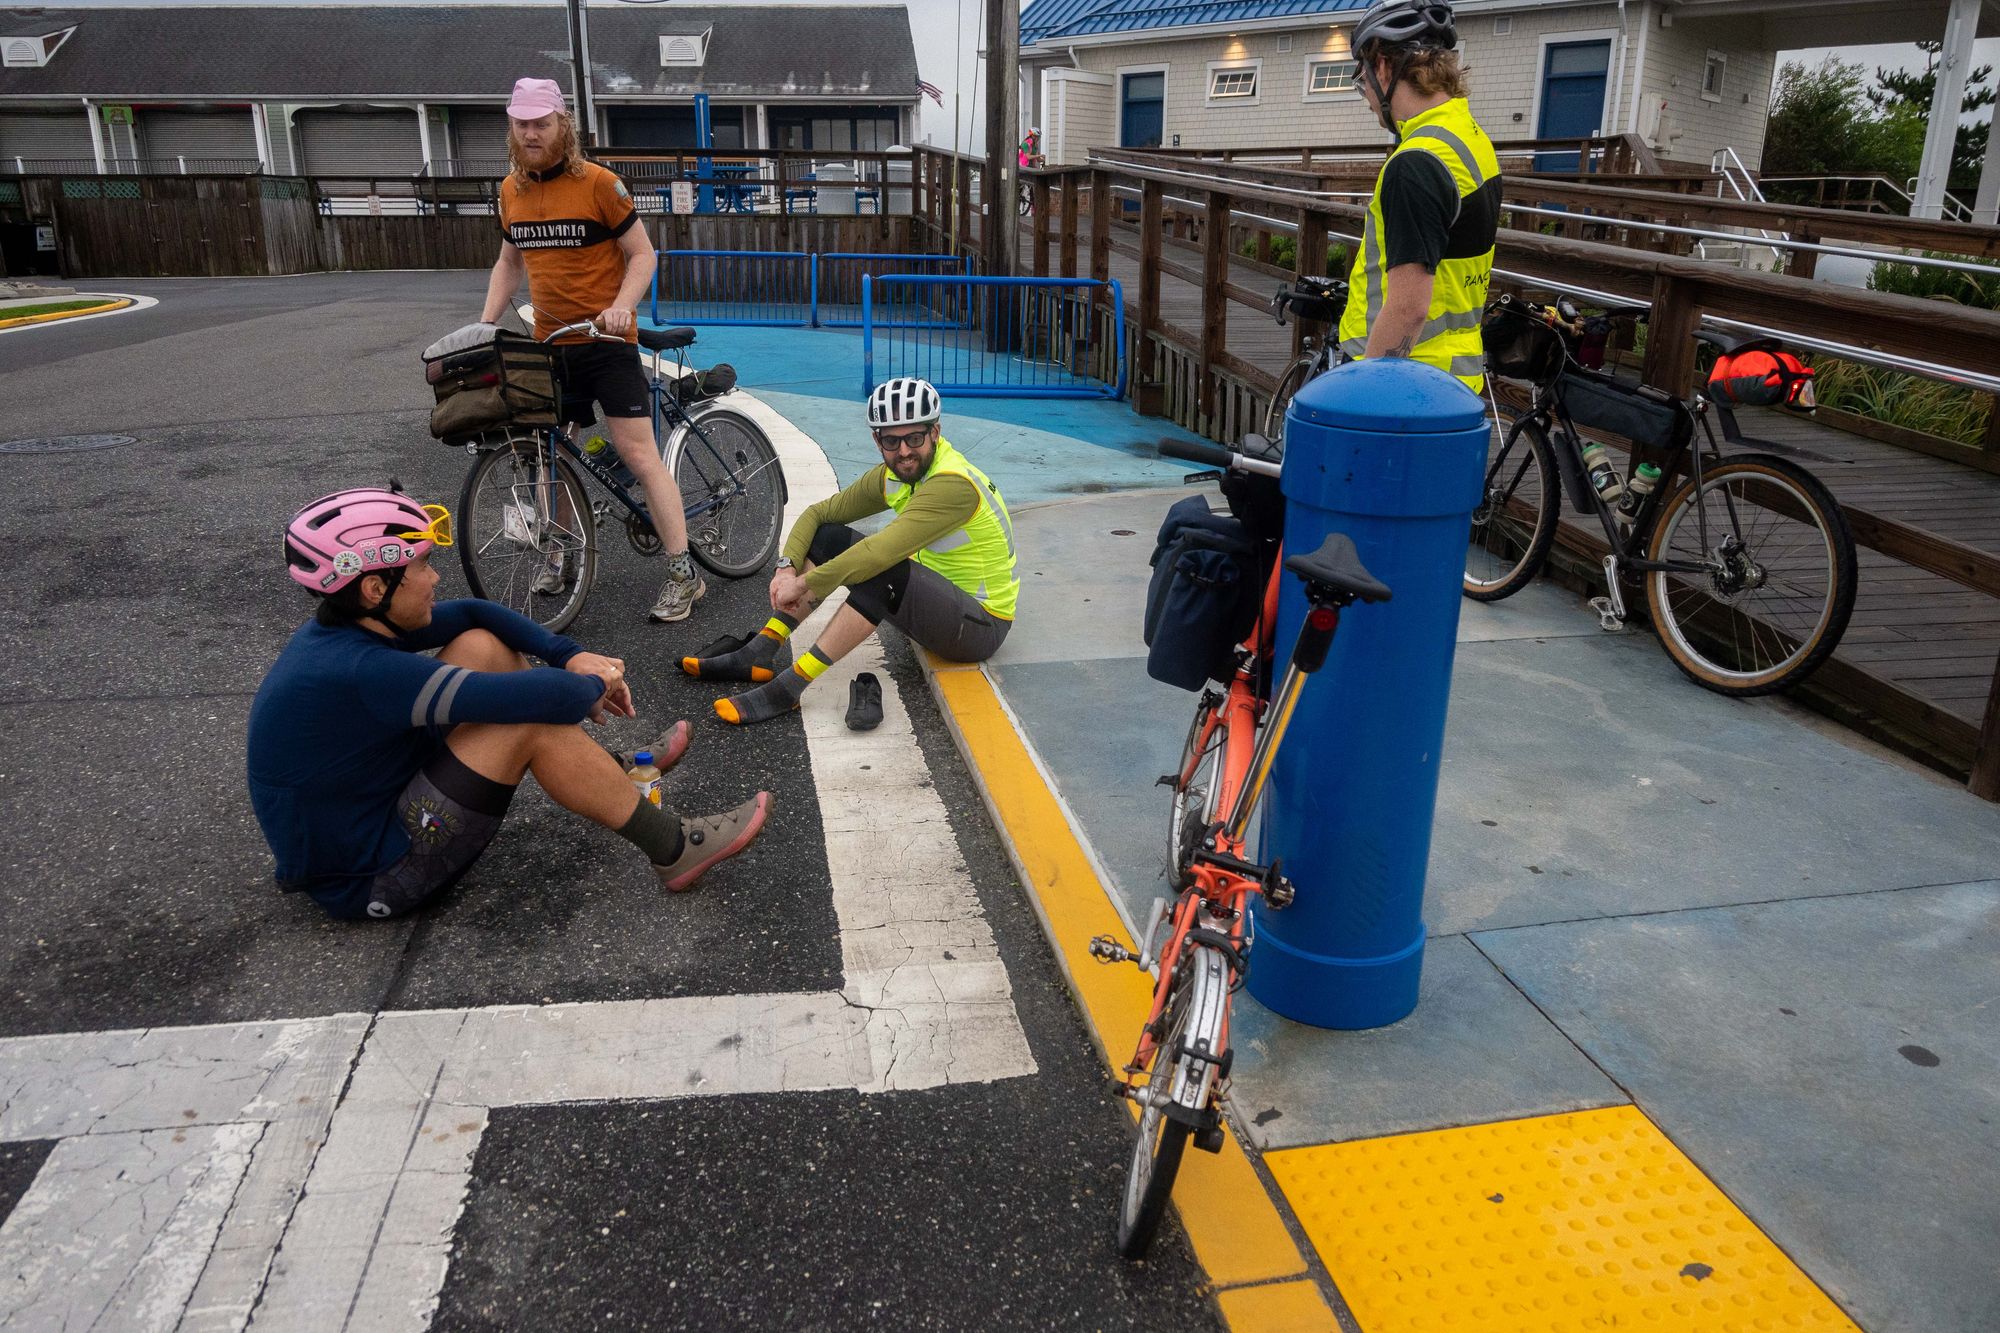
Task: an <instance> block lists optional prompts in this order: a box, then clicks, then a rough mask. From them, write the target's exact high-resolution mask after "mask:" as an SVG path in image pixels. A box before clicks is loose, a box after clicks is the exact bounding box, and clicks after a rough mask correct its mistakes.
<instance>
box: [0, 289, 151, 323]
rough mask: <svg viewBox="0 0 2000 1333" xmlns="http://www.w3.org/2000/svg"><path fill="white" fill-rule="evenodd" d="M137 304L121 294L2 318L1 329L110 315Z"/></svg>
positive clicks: (0, 321) (0, 320)
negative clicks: (76, 305)
mask: <svg viewBox="0 0 2000 1333" xmlns="http://www.w3.org/2000/svg"><path fill="white" fill-rule="evenodd" d="M134 304H136V302H134V301H133V299H132V298H131V297H129V296H120V297H118V298H116V299H114V300H111V301H106V302H104V303H103V304H102V305H93V306H83V307H81V308H79V309H76V310H52V311H49V312H48V313H47V314H42V315H21V316H19V317H18V318H15V319H0V329H18V328H26V327H27V326H28V325H30V324H54V323H57V322H58V321H60V320H65V319H81V318H82V317H84V316H85V315H108V314H110V313H111V312H112V311H114V310H124V309H126V308H127V307H129V306H132V305H134Z"/></svg>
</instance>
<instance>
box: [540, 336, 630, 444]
mask: <svg viewBox="0 0 2000 1333" xmlns="http://www.w3.org/2000/svg"><path fill="white" fill-rule="evenodd" d="M556 354H557V357H558V365H557V372H558V373H559V374H560V375H561V376H562V420H563V424H564V425H565V426H569V425H576V426H588V425H589V424H590V423H591V422H592V421H595V420H596V419H597V414H596V413H595V412H593V411H592V410H591V406H590V405H591V404H592V403H593V402H594V403H596V404H597V405H598V406H599V407H600V408H602V409H603V411H604V415H605V416H606V417H644V416H651V415H652V412H653V398H652V390H651V389H650V388H648V387H647V384H646V372H645V371H644V370H643V369H641V368H640V365H639V349H638V348H637V347H635V346H633V345H632V344H631V343H607V342H587V343H559V344H558V345H557V346H556Z"/></svg>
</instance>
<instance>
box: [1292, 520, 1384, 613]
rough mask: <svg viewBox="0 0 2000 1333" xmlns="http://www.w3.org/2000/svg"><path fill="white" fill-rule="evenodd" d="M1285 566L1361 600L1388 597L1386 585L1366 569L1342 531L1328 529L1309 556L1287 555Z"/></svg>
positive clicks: (1309, 579)
mask: <svg viewBox="0 0 2000 1333" xmlns="http://www.w3.org/2000/svg"><path fill="white" fill-rule="evenodd" d="M1285 568H1286V569H1288V570H1290V571H1291V572H1292V573H1294V574H1297V575H1298V576H1299V577H1300V578H1302V579H1306V580H1308V581H1310V582H1313V583H1317V584H1320V585H1321V586H1322V587H1327V588H1335V589H1338V590H1339V591H1341V592H1344V593H1349V594H1352V595H1353V596H1355V597H1359V598H1360V599H1361V600H1362V601H1364V602H1386V601H1388V600H1389V597H1390V592H1389V585H1388V584H1386V583H1383V582H1382V581H1381V580H1380V579H1377V578H1376V577H1375V576H1374V575H1373V574H1370V573H1369V572H1368V569H1367V567H1366V566H1364V565H1363V564H1362V563H1361V555H1360V553H1359V552H1357V551H1356V550H1355V549H1354V542H1353V539H1351V538H1350V537H1348V535H1347V534H1346V533H1344V532H1329V533H1328V534H1327V535H1326V540H1325V541H1323V542H1321V543H1320V544H1319V549H1318V550H1317V551H1314V552H1312V553H1311V554H1310V555H1288V556H1286V557H1285Z"/></svg>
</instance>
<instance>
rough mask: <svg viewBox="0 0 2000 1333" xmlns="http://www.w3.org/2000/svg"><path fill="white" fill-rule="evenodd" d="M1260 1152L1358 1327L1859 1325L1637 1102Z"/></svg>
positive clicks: (1478, 1331) (1404, 1330) (1540, 1331)
mask: <svg viewBox="0 0 2000 1333" xmlns="http://www.w3.org/2000/svg"><path fill="white" fill-rule="evenodd" d="M1264 1160H1265V1164H1266V1165H1267V1166H1268V1167H1269V1168H1270V1170H1271V1173H1272V1174H1273V1175H1274V1176H1275V1177H1276V1178H1277V1181H1278V1184H1279V1186H1280V1187H1281V1188H1282V1189H1283V1190H1284V1192H1285V1195H1286V1197H1287V1198H1288V1199H1289V1200H1290V1201H1291V1205H1292V1208H1293V1210H1294V1211H1295V1212H1296V1213H1297V1214H1298V1217H1299V1220H1300V1222H1301V1224H1302V1225H1303V1226H1304V1227H1305V1231H1306V1235H1307V1236H1308V1237H1309V1238H1310V1239H1311V1241H1312V1243H1313V1244H1314V1245H1315V1246H1316V1247H1318V1249H1319V1252H1320V1257H1321V1258H1322V1259H1324V1260H1325V1261H1326V1266H1327V1268H1328V1270H1329V1271H1330V1272H1331V1273H1332V1275H1333V1280H1334V1282H1335V1284H1336V1285H1338V1287H1339V1288H1340V1293H1341V1295H1342V1296H1343V1297H1344V1298H1345V1299H1346V1301H1347V1303H1348V1305H1349V1307H1350V1308H1351V1309H1352V1310H1353V1311H1354V1315H1355V1318H1356V1319H1358V1320H1359V1321H1360V1323H1361V1327H1362V1328H1363V1329H1364V1330H1366V1333H1415V1331H1417V1330H1433V1329H1435V1330H1452V1331H1453V1333H1486V1331H1487V1330H1495V1331H1498V1330H1505V1331H1506V1333H1571V1331H1572V1330H1574V1331H1575V1333H1583V1331H1584V1330H1601V1329H1657V1330H1661V1333H1682V1331H1683V1330H1686V1331H1689V1333H1693V1331H1695V1330H1698V1331H1699V1333H1738V1330H1767V1329H1768V1330H1793V1329H1800V1330H1825V1329H1854V1328H1856V1325H1855V1324H1854V1323H1853V1322H1852V1321H1850V1320H1849V1319H1848V1318H1847V1316H1846V1315H1844V1314H1843V1313H1841V1311H1840V1309H1839V1307H1838V1306H1836V1305H1835V1304H1834V1303H1833V1302H1832V1300H1830V1299H1829V1298H1828V1297H1827V1296H1826V1294H1825V1293H1824V1292H1822V1291H1821V1290H1820V1289H1819V1288H1818V1287H1816V1286H1815V1285H1813V1282H1812V1280H1811V1279H1810V1278H1808V1277H1807V1276H1806V1275H1805V1274H1804V1273H1803V1272H1801V1271H1800V1270H1799V1268H1798V1266H1797V1265H1796V1264H1794V1263H1793V1262H1792V1261H1791V1260H1790V1259H1789V1258H1787V1257H1786V1256H1785V1255H1784V1253H1783V1252H1782V1251H1780V1250H1779V1249H1778V1247H1777V1246H1776V1245H1774V1244H1773V1243H1772V1242H1771V1241H1770V1239H1769V1238H1768V1237H1766V1236H1765V1235H1764V1234H1763V1233H1762V1232H1761V1231H1759V1230H1758V1229H1757V1227H1756V1226H1755V1224H1753V1223H1752V1222H1751V1221H1750V1219H1749V1218H1747V1217H1745V1216H1744V1215H1743V1213H1742V1212H1741V1210H1739V1209H1738V1208H1737V1207H1736V1205H1734V1204H1733V1203H1731V1202H1730V1201H1729V1199H1728V1198H1727V1197H1726V1196H1725V1195H1724V1194H1723V1193H1722V1191H1721V1190H1720V1189H1718V1188H1716V1186H1715V1184H1714V1183H1713V1182H1711V1181H1710V1180H1709V1179H1708V1178H1707V1177H1706V1176H1704V1175H1703V1174H1702V1173H1701V1171H1700V1169H1699V1168H1697V1167H1696V1166H1695V1165H1694V1163H1693V1162H1691V1161H1689V1160H1688V1158H1687V1156H1686V1155H1685V1154H1683V1153H1682V1152H1681V1151H1680V1149H1678V1148H1676V1147H1675V1146H1674V1145H1673V1143H1672V1142H1670V1141H1669V1140H1668V1139H1667V1137H1666V1135H1664V1134H1662V1133H1661V1132H1660V1131H1659V1129H1658V1128H1657V1127H1655V1126H1654V1124H1653V1123H1652V1122H1651V1121H1650V1120H1648V1119H1647V1118H1646V1117H1645V1115H1644V1114H1643V1113H1641V1112H1640V1111H1639V1110H1638V1108H1636V1107H1631V1106H1619V1107H1612V1108H1609V1109H1607V1110H1601V1111H1582V1112H1577V1113H1575V1114H1571V1115H1555V1116H1538V1117H1535V1118H1533V1119H1528V1120H1509V1121H1502V1122H1500V1123H1498V1124H1491V1125H1475V1126H1471V1127H1468V1128H1464V1129H1444V1130H1435V1131H1431V1132H1429V1133H1423V1134H1401V1135H1396V1136H1393V1137H1390V1138H1381V1139H1368V1140H1364V1141H1362V1142H1358V1143H1339V1144H1328V1145H1325V1146H1321V1147H1314V1148H1294V1149H1288V1150H1286V1151H1283V1152H1275V1153H1270V1154H1267V1155H1266V1156H1265V1159H1264Z"/></svg>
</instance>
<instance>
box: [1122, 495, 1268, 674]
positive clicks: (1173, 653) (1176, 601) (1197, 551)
mask: <svg viewBox="0 0 2000 1333" xmlns="http://www.w3.org/2000/svg"><path fill="white" fill-rule="evenodd" d="M1256 551H1257V547H1256V543H1255V542H1254V541H1253V540H1252V538H1251V536H1250V533H1249V531H1248V529H1246V528H1245V527H1244V525H1243V524H1242V523H1241V522H1239V521H1238V520H1237V519H1235V518H1232V517H1230V516H1229V515H1228V514H1217V513H1213V512H1211V511H1210V509H1209V507H1208V501H1207V499H1206V498H1204V497H1202V496H1199V495H1191V496H1189V497H1188V498H1187V499H1185V500H1182V501H1181V502H1180V503H1178V504H1176V505H1175V506H1174V507H1173V508H1172V509H1169V510H1168V511H1167V518H1166V521H1165V522H1164V523H1162V524H1161V525H1160V536H1159V540H1158V541H1157V542H1156V543H1155V545H1154V547H1153V561H1152V564H1153V577H1152V581H1151V582H1150V583H1149V584H1148V585H1147V587H1146V625H1145V634H1146V647H1147V649H1148V650H1149V651H1148V652H1147V654H1146V674H1147V675H1149V676H1151V677H1152V678H1153V679H1154V680H1157V681H1161V682H1163V683H1165V684H1168V685H1173V686H1175V687H1177V688H1179V689H1183V690H1199V689H1201V688H1202V687H1203V686H1204V685H1205V684H1207V683H1208V682H1209V681H1211V680H1214V681H1226V680H1228V679H1229V677H1230V676H1231V675H1232V674H1233V673H1234V671H1235V669H1236V645H1237V644H1238V643H1240V642H1242V640H1243V638H1244V636H1245V635H1247V634H1248V633H1249V632H1250V627H1251V626H1252V625H1253V624H1254V623H1255V622H1256V619H1257V599H1258V596H1259V594H1260V591H1261V589H1260V588H1259V586H1258V580H1257V554H1256Z"/></svg>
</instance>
